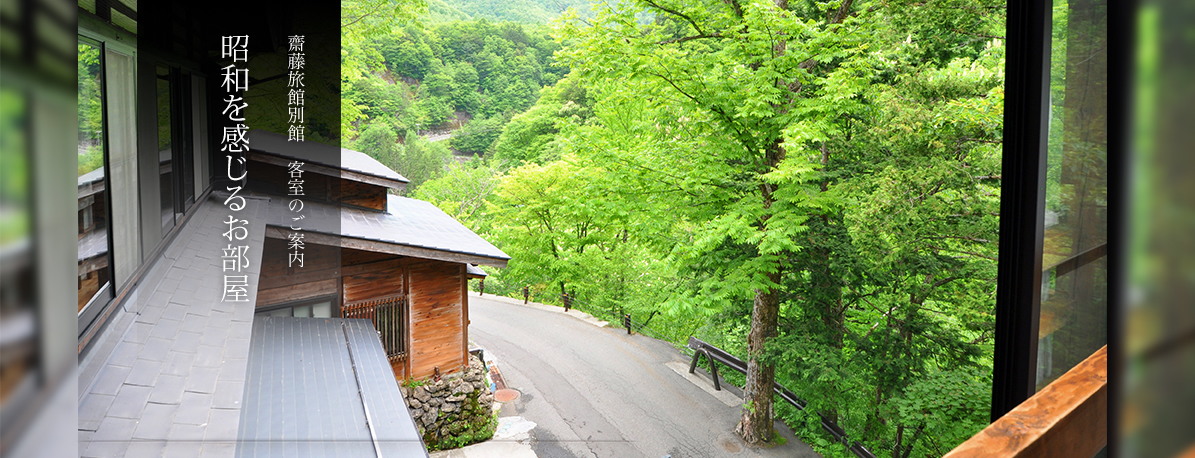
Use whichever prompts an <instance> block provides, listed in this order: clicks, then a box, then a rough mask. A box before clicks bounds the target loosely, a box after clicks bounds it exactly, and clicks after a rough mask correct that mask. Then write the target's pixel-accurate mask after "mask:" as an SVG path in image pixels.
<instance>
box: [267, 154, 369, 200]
mask: <svg viewBox="0 0 1195 458" xmlns="http://www.w3.org/2000/svg"><path fill="white" fill-rule="evenodd" d="M304 170H307V168H306V167H304ZM249 176H251V177H253V179H251V180H249V183H250V188H251V189H254V190H257V191H261V192H265V193H269V194H274V195H279V196H286V195H289V193H290V192H289V191H290V188H289V183H288V182H289V181H290V173H289V171H288V170H287V169H286V168H285V167H280V166H277V165H274V164H266V163H263V162H259V161H255V160H251V161H249ZM334 185H336V186H334ZM337 187H339V189H337ZM303 192H304V194H305V197H306V199H307V200H312V201H321V200H322V201H339V202H344V203H346V204H350V205H356V206H358V207H365V208H371V209H374V210H378V211H386V188H385V187H382V186H378V185H375V184H369V183H362V182H359V181H352V180H344V179H340V178H332V177H329V176H327V175H323V174H319V173H312V172H310V171H306V172H304V173H303ZM336 194H339V196H337V195H336Z"/></svg>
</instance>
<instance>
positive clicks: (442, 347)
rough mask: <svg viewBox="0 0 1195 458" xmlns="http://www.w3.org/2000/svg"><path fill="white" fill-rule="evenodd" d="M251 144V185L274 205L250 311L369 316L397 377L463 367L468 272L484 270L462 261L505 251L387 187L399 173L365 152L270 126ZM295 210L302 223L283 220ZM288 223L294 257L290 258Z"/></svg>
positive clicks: (492, 260)
mask: <svg viewBox="0 0 1195 458" xmlns="http://www.w3.org/2000/svg"><path fill="white" fill-rule="evenodd" d="M250 145H251V148H252V149H253V151H252V152H251V153H250V154H249V156H248V158H249V161H250V165H249V174H250V176H252V177H253V178H254V179H253V180H250V183H251V186H254V192H255V195H258V196H260V197H262V198H265V199H268V200H269V207H270V209H269V223H268V225H267V227H266V241H265V243H264V246H263V248H262V257H261V259H262V261H261V263H262V265H261V275H260V280H259V284H258V291H257V300H256V307H257V308H256V310H257V314H258V315H270V316H294V317H345V318H371V319H373V321H374V324H375V326H376V327H377V329H378V332H379V336H380V338H381V340H382V344H383V347H385V349H386V352H387V356H388V357H389V358H390V363H391V367H392V368H393V370H394V373H395V375H396V376H397V377H398V378H399V379H407V378H414V379H422V378H426V377H428V376H431V375H433V374H435V373H437V372H438V373H440V374H447V373H452V372H456V371H458V370H460V369H461V368H463V367H465V366H466V365H467V362H468V325H469V303H468V280H469V278H471V277H472V278H476V277H477V276H478V275H484V272H482V271H481V270H480V269H477V268H476V267H472V266H471V265H470V264H486V265H491V266H497V267H502V266H505V265H506V262H507V260H508V259H510V258H509V256H507V255H506V254H505V253H503V252H502V251H501V250H499V249H497V248H495V247H494V246H493V245H491V244H489V243H488V242H486V241H485V240H483V239H482V238H481V237H479V236H477V235H476V234H474V233H473V232H472V231H470V230H469V229H468V228H465V227H464V226H463V225H461V224H460V223H459V222H457V221H456V220H454V219H452V218H451V217H449V216H448V215H447V214H445V213H444V212H442V211H440V210H439V209H438V208H436V207H435V206H434V205H431V204H430V203H427V202H423V201H419V200H416V199H410V198H406V197H400V196H396V195H392V194H389V191H391V190H401V189H404V187H405V184H406V179H405V178H403V177H402V176H401V175H399V174H397V173H395V172H394V171H392V170H390V169H389V168H387V167H385V166H384V165H382V164H381V163H380V162H378V161H376V160H374V159H373V158H370V157H369V156H367V155H365V154H363V153H360V152H357V151H351V150H347V149H339V150H336V151H328V150H327V147H323V146H322V145H316V144H310V143H309V144H301V145H299V144H296V143H293V142H291V143H288V142H286V139H285V137H282V136H279V135H275V134H272V133H268V132H253V133H252V134H251V141H250ZM329 158H331V159H333V160H335V159H339V163H338V164H337V163H333V161H330V160H328V159H329ZM295 161H301V162H303V166H302V168H303V170H305V173H304V175H303V178H304V181H305V183H304V184H305V187H304V192H305V195H304V197H303V202H304V204H303V209H302V211H300V212H294V211H291V210H290V208H289V207H288V203H289V202H290V201H291V199H292V197H288V196H286V192H285V189H286V188H285V186H286V185H287V180H288V179H289V175H288V173H287V168H286V167H287V164H289V163H291V162H295ZM254 183H256V185H254ZM295 215H301V216H303V217H304V218H303V219H302V220H300V221H299V224H298V226H296V227H300V226H301V228H302V230H301V231H292V230H291V229H290V227H291V224H292V223H294V222H293V221H292V219H293V218H294V217H296V216H295ZM296 232H298V233H302V235H303V241H304V247H303V249H302V253H303V254H304V262H303V264H302V266H301V267H300V266H299V264H298V263H297V262H294V261H292V260H291V257H290V253H292V252H296V250H295V249H293V247H292V246H291V245H292V244H291V242H290V234H291V233H296Z"/></svg>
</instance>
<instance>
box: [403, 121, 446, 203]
mask: <svg viewBox="0 0 1195 458" xmlns="http://www.w3.org/2000/svg"><path fill="white" fill-rule="evenodd" d="M451 160H452V153H451V152H449V151H448V147H447V146H446V145H445V144H444V142H429V141H427V140H426V139H424V138H423V137H420V136H419V135H417V134H416V133H415V132H413V131H407V136H406V139H405V141H404V142H403V147H402V148H401V149H400V150H399V152H398V159H397V160H396V161H395V163H394V166H393V167H392V168H393V169H394V170H395V171H397V172H398V173H400V174H402V176H404V177H406V178H407V179H408V180H410V183H407V192H408V193H410V192H414V191H415V190H417V189H418V188H419V186H420V185H422V184H423V183H424V182H426V181H428V180H431V179H434V178H436V177H438V176H440V174H442V173H443V172H444V169H445V167H447V166H448V163H449V161H451Z"/></svg>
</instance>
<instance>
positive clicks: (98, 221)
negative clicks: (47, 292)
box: [78, 43, 110, 312]
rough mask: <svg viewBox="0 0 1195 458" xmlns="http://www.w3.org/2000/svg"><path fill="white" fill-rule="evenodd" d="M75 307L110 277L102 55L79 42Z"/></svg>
mask: <svg viewBox="0 0 1195 458" xmlns="http://www.w3.org/2000/svg"><path fill="white" fill-rule="evenodd" d="M78 70H79V86H78V90H79V93H78V97H79V105H78V109H79V148H78V156H79V162H78V169H79V170H78V172H79V175H78V186H79V194H78V196H79V197H78V233H79V259H78V261H79V263H78V276H79V282H78V290H79V303H78V311H80V312H81V311H82V310H83V307H85V306H86V305H87V304H88V303H89V302H91V299H92V297H94V296H95V295H96V293H98V292H99V291H100V290H102V289H103V288H104V286H105V285H106V284H107V283H108V281H109V280H110V279H109V278H108V277H109V269H108V259H109V257H108V198H107V192H106V188H105V180H104V173H105V169H104V99H103V76H102V73H103V72H102V70H103V58H102V56H101V53H100V47H99V46H95V45H92V44H90V43H79V60H78Z"/></svg>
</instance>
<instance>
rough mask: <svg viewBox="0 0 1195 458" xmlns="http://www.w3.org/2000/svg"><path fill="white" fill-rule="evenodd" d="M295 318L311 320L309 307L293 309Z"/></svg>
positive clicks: (300, 306)
mask: <svg viewBox="0 0 1195 458" xmlns="http://www.w3.org/2000/svg"><path fill="white" fill-rule="evenodd" d="M295 318H311V306H310V305H299V306H296V307H295Z"/></svg>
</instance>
